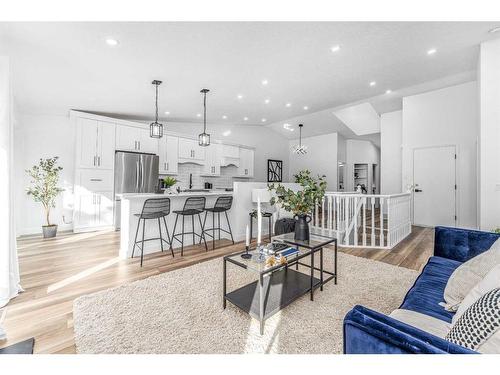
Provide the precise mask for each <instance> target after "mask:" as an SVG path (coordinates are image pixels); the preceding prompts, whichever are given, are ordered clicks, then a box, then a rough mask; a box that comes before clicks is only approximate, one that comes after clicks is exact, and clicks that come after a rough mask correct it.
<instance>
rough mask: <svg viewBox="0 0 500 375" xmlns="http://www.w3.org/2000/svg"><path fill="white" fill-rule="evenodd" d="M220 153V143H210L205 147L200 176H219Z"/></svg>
mask: <svg viewBox="0 0 500 375" xmlns="http://www.w3.org/2000/svg"><path fill="white" fill-rule="evenodd" d="M221 155H222V145H220V144H218V143H212V144H211V145H210V146H208V147H205V165H204V167H203V173H202V176H220V161H221Z"/></svg>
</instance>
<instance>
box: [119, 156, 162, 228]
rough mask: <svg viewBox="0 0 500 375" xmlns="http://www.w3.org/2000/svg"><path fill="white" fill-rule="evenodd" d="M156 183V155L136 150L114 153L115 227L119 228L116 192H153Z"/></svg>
mask: <svg viewBox="0 0 500 375" xmlns="http://www.w3.org/2000/svg"><path fill="white" fill-rule="evenodd" d="M157 185H158V156H157V155H153V154H141V153H137V152H125V151H117V152H116V153H115V192H114V200H115V216H114V225H115V229H120V214H121V209H120V208H121V202H120V198H119V197H117V194H124V193H154V192H155V191H156V188H157Z"/></svg>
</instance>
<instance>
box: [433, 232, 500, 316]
mask: <svg viewBox="0 0 500 375" xmlns="http://www.w3.org/2000/svg"><path fill="white" fill-rule="evenodd" d="M497 264H500V239H498V240H496V241H495V242H494V243H493V245H492V246H491V247H490V249H489V250H487V251H485V252H484V253H482V254H479V255H478V256H475V257H474V258H472V259H470V260H468V261H467V262H465V263H463V264H461V265H460V266H459V267H458V268H457V269H456V270H455V271H453V273H452V274H451V276H450V279H449V280H448V283H447V284H446V288H445V290H444V300H445V302H444V304H443V306H444V308H445V309H446V310H448V311H457V309H458V306H459V305H460V303H462V301H463V299H464V298H465V296H466V295H467V294H468V293H469V292H470V290H471V289H472V288H474V286H476V285H477V284H478V283H479V282H480V281H481V280H482V279H483V278H484V277H485V276H486V274H487V273H488V272H490V271H491V269H492V268H494V267H495V266H496V265H497Z"/></svg>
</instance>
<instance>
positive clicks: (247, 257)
mask: <svg viewBox="0 0 500 375" xmlns="http://www.w3.org/2000/svg"><path fill="white" fill-rule="evenodd" d="M248 250H249V248H248V246H245V252H244V253H243V254H241V257H242V258H243V259H250V258H251V257H252V254H249V253H248Z"/></svg>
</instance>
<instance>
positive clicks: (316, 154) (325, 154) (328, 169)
mask: <svg viewBox="0 0 500 375" xmlns="http://www.w3.org/2000/svg"><path fill="white" fill-rule="evenodd" d="M297 144H298V140H292V141H290V142H289V147H290V149H291V148H292V147H293V146H295V145H297ZM302 144H303V145H306V146H307V154H305V155H297V154H295V153H292V152H290V153H289V154H290V158H289V160H290V162H289V173H290V178H289V180H290V181H293V176H294V175H295V174H297V173H298V172H299V171H301V170H303V169H309V170H310V171H311V173H312V175H313V176H316V175H325V176H326V181H327V187H326V189H327V191H336V190H337V133H330V134H325V135H318V136H315V137H307V138H302Z"/></svg>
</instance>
